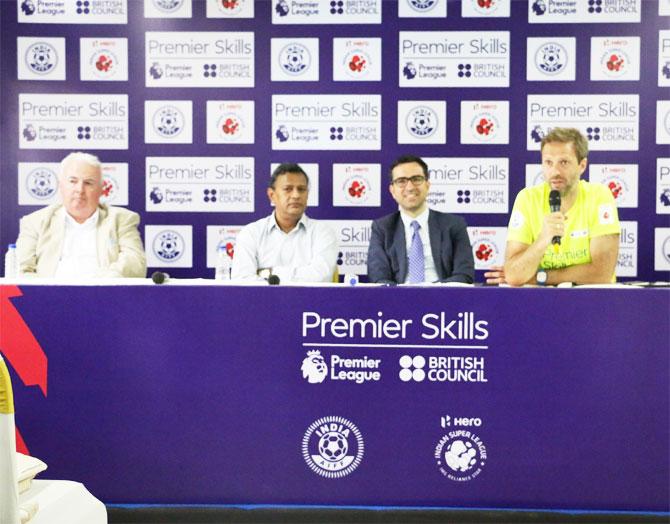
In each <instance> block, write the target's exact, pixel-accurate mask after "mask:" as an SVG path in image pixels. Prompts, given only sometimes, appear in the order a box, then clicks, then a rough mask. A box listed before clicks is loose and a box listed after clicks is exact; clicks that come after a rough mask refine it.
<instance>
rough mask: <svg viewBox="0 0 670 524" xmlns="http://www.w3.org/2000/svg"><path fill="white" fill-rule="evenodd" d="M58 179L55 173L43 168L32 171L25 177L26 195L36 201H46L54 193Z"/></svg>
mask: <svg viewBox="0 0 670 524" xmlns="http://www.w3.org/2000/svg"><path fill="white" fill-rule="evenodd" d="M57 188H58V178H57V176H56V173H54V172H53V171H52V170H51V169H48V168H45V167H38V168H37V169H33V170H32V171H31V172H30V173H28V176H27V177H26V189H27V190H28V193H29V194H30V195H31V196H33V197H35V198H36V199H38V200H48V199H49V198H51V197H52V196H54V194H55V193H56V189H57Z"/></svg>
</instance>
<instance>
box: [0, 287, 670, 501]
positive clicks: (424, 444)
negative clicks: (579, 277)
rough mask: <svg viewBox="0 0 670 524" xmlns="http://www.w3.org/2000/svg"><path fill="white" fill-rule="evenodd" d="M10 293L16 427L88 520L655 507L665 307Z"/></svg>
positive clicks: (621, 293) (664, 444) (661, 471)
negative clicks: (180, 506)
mask: <svg viewBox="0 0 670 524" xmlns="http://www.w3.org/2000/svg"><path fill="white" fill-rule="evenodd" d="M21 289H22V291H23V296H21V297H16V298H13V299H12V304H13V305H14V306H15V307H16V309H17V310H18V311H19V312H20V313H21V315H22V316H23V319H24V320H25V322H26V323H27V324H28V326H29V327H30V328H31V329H32V332H33V334H34V336H35V337H36V339H37V340H38V341H39V343H40V344H41V346H42V349H43V351H44V352H45V353H46V355H47V357H48V394H47V396H46V398H45V397H44V395H43V394H42V393H41V391H40V390H39V389H38V388H36V387H26V386H24V385H23V384H22V383H21V381H20V379H19V378H18V377H17V375H16V374H13V379H14V385H15V388H14V389H15V397H16V408H17V424H18V426H19V428H20V430H21V432H22V435H23V437H24V439H25V442H26V444H27V446H28V447H29V449H30V451H31V452H32V453H33V454H35V455H36V456H38V457H40V458H42V459H43V460H45V461H46V462H47V463H48V464H49V470H48V471H47V473H48V474H49V475H47V476H51V477H52V478H70V479H77V480H80V481H82V482H84V483H85V484H86V485H87V487H88V488H89V489H90V490H91V491H92V492H93V493H94V494H96V495H97V496H98V497H100V498H102V499H103V500H104V501H105V502H109V503H111V502H115V503H120V502H124V503H132V502H138V503H139V502H143V503H259V504H336V505H337V504H356V505H357V504H363V505H427V506H467V507H509V508H527V507H534V508H578V509H609V510H653V511H667V510H668V496H667V494H668V489H669V487H670V486H669V481H668V479H669V478H670V468H669V456H668V450H669V449H670V446H669V439H668V428H669V420H668V413H669V412H670V410H669V406H668V390H669V384H668V375H669V374H668V369H669V365H668V364H669V363H668V354H669V351H668V340H669V339H670V334H669V328H668V317H667V312H668V310H669V308H670V292H669V291H668V290H635V289H631V290H607V289H601V290H579V289H573V290H546V289H528V290H512V289H490V288H474V289H454V288H450V289H444V288H443V289H417V288H414V289H412V288H321V289H309V288H284V287H282V288H277V287H274V288H273V287H227V288H225V289H221V288H220V287H211V288H210V287H204V288H203V287H197V288H196V287H182V286H179V287H177V286H162V287H112V288H107V287H51V286H49V287H37V286H25V287H23V288H21ZM631 311H637V314H636V315H631ZM2 329H11V326H7V325H4V324H3V326H2ZM316 351H318V354H317V353H314V352H316ZM314 359H316V362H315V361H314ZM12 371H13V372H14V371H15V370H14V369H12ZM325 417H341V419H344V420H341V419H337V423H336V425H337V426H338V428H337V430H336V431H334V433H336V434H337V435H339V436H338V437H337V438H338V439H339V441H336V440H337V439H333V441H332V442H330V443H329V442H327V441H323V439H321V438H319V437H322V436H323V435H322V434H325V433H327V431H325V430H324V424H325V427H326V428H329V427H330V426H329V425H328V424H326V422H328V421H323V420H322V421H321V422H322V423H320V424H317V426H316V428H312V430H310V427H311V425H312V424H313V423H314V422H316V421H319V420H320V419H323V418H325ZM324 438H325V437H324ZM303 444H304V445H305V446H306V452H305V453H303ZM328 446H330V451H329V452H330V453H335V454H337V453H340V457H339V459H341V460H339V461H333V462H328V461H327V460H321V465H319V459H318V457H319V456H320V455H321V453H322V452H323V453H328V452H327V451H325V449H324V448H325V447H328ZM338 446H340V448H339V449H338ZM342 446H345V447H346V449H342ZM304 455H306V456H304ZM324 456H326V455H324ZM314 457H316V459H315V458H314ZM336 458H337V457H336ZM347 462H349V463H347ZM345 465H346V467H345ZM329 472H330V473H333V472H336V473H338V475H329V474H328V473H329ZM330 477H335V478H330Z"/></svg>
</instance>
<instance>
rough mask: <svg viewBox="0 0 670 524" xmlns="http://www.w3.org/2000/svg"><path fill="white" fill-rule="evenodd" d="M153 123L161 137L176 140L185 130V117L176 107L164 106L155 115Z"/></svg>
mask: <svg viewBox="0 0 670 524" xmlns="http://www.w3.org/2000/svg"><path fill="white" fill-rule="evenodd" d="M152 123H153V126H154V131H156V133H158V134H159V135H160V136H162V137H164V138H174V137H176V136H177V135H179V133H181V132H182V130H183V129H184V115H183V113H182V112H181V111H180V110H179V109H178V108H176V107H175V106H163V107H160V108H158V110H157V111H156V112H155V113H154V116H153V118H152Z"/></svg>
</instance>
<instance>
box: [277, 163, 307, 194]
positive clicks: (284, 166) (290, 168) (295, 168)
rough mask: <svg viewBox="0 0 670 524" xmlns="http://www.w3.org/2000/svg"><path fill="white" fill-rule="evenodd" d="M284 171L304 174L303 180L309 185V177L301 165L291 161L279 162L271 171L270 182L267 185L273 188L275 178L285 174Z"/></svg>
mask: <svg viewBox="0 0 670 524" xmlns="http://www.w3.org/2000/svg"><path fill="white" fill-rule="evenodd" d="M286 173H298V174H300V175H302V176H304V177H305V181H306V182H307V185H308V186H309V177H308V176H307V173H305V170H304V169H303V168H302V167H300V166H299V165H298V164H295V163H292V162H283V163H281V164H279V165H278V166H277V167H276V168H275V170H274V171H273V172H272V175H271V176H270V184H269V185H268V187H271V188H272V189H274V187H275V182H276V181H277V178H279V177H280V176H282V175H285V174H286Z"/></svg>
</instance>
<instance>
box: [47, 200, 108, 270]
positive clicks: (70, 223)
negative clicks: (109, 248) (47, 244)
mask: <svg viewBox="0 0 670 524" xmlns="http://www.w3.org/2000/svg"><path fill="white" fill-rule="evenodd" d="M99 215H100V212H99V211H98V210H96V211H95V213H93V214H92V215H91V216H90V217H89V218H88V219H86V221H85V222H84V223H83V224H79V223H78V222H77V221H76V220H75V219H74V218H72V217H71V216H70V215H69V214H67V213H65V237H64V238H63V251H61V255H60V260H59V261H58V266H57V267H56V274H55V276H56V278H91V277H94V276H96V274H97V273H98V271H99V269H100V267H99V265H98V249H97V237H96V225H97V223H98V217H99Z"/></svg>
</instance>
